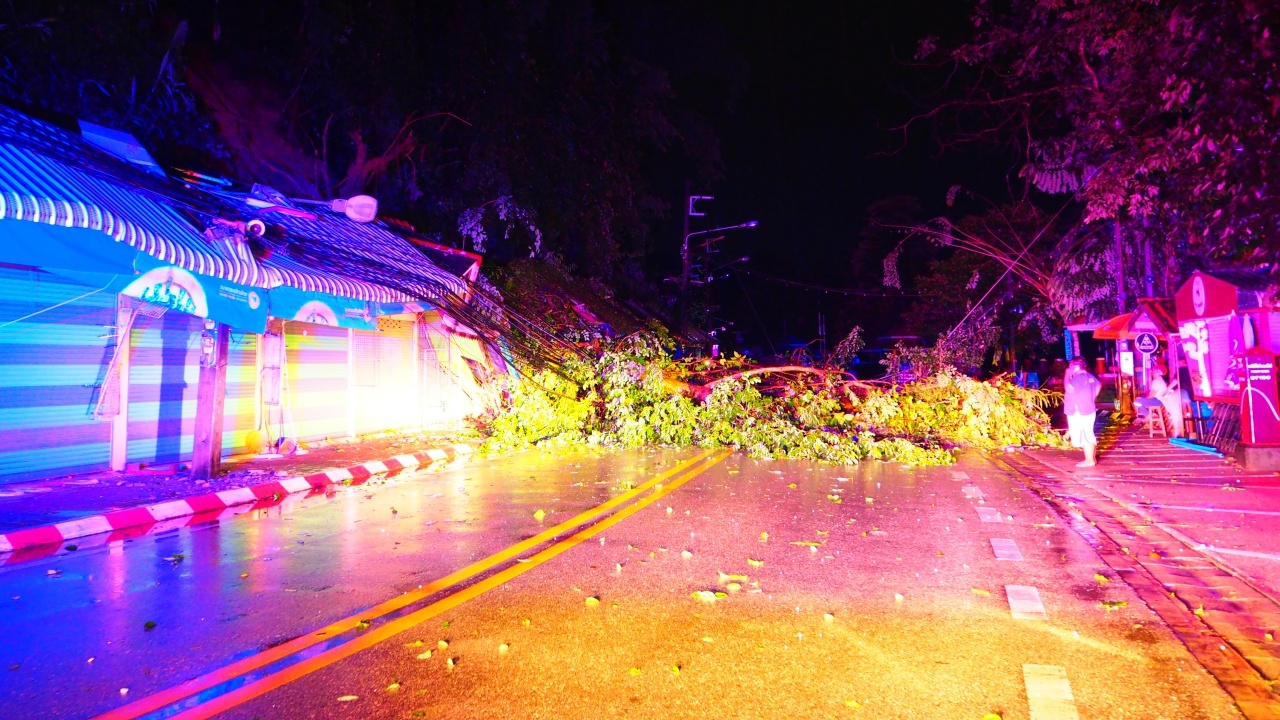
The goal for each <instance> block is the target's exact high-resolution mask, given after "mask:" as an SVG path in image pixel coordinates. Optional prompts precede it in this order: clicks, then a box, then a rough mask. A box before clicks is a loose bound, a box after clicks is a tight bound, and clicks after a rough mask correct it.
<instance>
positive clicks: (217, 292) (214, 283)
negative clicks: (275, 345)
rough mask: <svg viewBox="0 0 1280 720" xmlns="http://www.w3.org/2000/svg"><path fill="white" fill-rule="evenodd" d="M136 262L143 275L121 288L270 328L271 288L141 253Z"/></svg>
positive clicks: (247, 326) (240, 326)
mask: <svg viewBox="0 0 1280 720" xmlns="http://www.w3.org/2000/svg"><path fill="white" fill-rule="evenodd" d="M134 266H135V267H136V268H137V269H138V270H139V271H141V273H142V274H141V275H138V276H137V277H136V278H133V279H132V280H131V281H130V282H129V284H128V285H127V286H125V287H124V288H123V289H122V290H120V294H121V295H127V296H129V297H132V298H137V299H139V300H143V301H146V302H149V303H153V304H156V305H162V306H164V307H167V308H169V309H170V310H176V311H178V312H182V313H187V314H188V315H195V316H196V317H202V318H208V319H210V320H213V321H215V322H220V323H223V324H224V325H229V326H231V327H233V328H235V329H237V330H244V331H247V332H252V333H263V332H265V331H266V329H267V303H266V294H267V291H266V290H263V289H262V288H255V287H249V286H248V285H240V284H239V283H233V282H230V281H228V280H222V279H219V278H215V277H210V276H208V275H198V274H196V273H193V272H191V271H189V270H184V269H182V268H180V267H175V266H173V265H165V264H164V263H162V262H161V261H160V260H157V259H156V258H153V257H151V256H150V255H146V254H142V253H139V255H138V258H137V260H135V261H134Z"/></svg>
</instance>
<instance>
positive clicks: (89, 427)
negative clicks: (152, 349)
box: [0, 268, 116, 483]
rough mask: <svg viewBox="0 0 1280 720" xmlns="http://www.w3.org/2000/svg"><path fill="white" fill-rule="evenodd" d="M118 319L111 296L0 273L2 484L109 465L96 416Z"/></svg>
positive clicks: (106, 439)
mask: <svg viewBox="0 0 1280 720" xmlns="http://www.w3.org/2000/svg"><path fill="white" fill-rule="evenodd" d="M115 315H116V295H115V294H113V293H104V292H95V291H94V288H92V287H88V286H84V285H75V284H71V283H67V282H62V281H58V280H56V279H54V277H53V276H51V275H49V274H47V273H42V272H39V271H35V270H30V271H25V270H16V269H10V268H0V483H2V482H16V481H20V480H28V479H32V478H39V477H49V476H51V475H62V474H73V473H78V472H89V471H95V470H104V469H106V468H107V464H108V459H109V455H110V442H111V423H109V422H104V421H97V420H94V417H93V411H94V407H95V405H96V403H97V399H98V397H97V392H98V388H99V387H100V386H101V385H102V382H103V380H104V376H105V374H106V369H107V366H108V364H109V363H110V361H111V356H112V354H113V353H114V350H115V339H114V335H113V333H112V326H114V324H115Z"/></svg>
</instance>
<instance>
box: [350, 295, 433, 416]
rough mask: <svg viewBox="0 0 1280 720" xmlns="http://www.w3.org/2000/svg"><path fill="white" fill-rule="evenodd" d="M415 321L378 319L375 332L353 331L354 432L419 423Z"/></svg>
mask: <svg viewBox="0 0 1280 720" xmlns="http://www.w3.org/2000/svg"><path fill="white" fill-rule="evenodd" d="M414 327H415V325H414V323H413V322H412V321H408V320H394V319H390V318H379V319H378V331H377V332H368V331H364V330H353V331H352V333H353V338H352V341H353V343H354V345H353V346H352V347H353V354H354V358H353V365H354V368H355V383H354V385H355V400H356V408H355V426H356V427H355V429H356V432H357V433H368V432H377V431H380V430H396V429H401V428H408V427H417V426H418V425H419V424H420V423H421V410H420V407H419V404H418V403H419V401H418V399H417V396H418V389H417V388H418V381H417V378H416V377H415V364H414V359H413V344H414V339H413V333H414Z"/></svg>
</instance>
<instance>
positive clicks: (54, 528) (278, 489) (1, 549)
mask: <svg viewBox="0 0 1280 720" xmlns="http://www.w3.org/2000/svg"><path fill="white" fill-rule="evenodd" d="M473 452H475V451H474V450H473V449H472V448H471V446H469V445H451V446H449V448H448V449H440V448H431V449H429V450H424V451H422V452H418V453H413V454H412V455H397V456H395V457H393V458H389V459H387V460H373V461H370V462H366V463H361V464H359V465H354V466H352V467H348V468H333V469H330V470H322V471H320V472H317V473H312V474H310V475H301V476H297V477H291V478H284V479H282V480H277V481H275V482H268V483H262V484H260V485H250V486H248V487H242V488H235V489H233V490H223V491H222V492H216V493H208V494H205V495H195V496H192V497H188V498H184V499H182V500H169V501H166V502H162V503H156V504H154V505H145V506H143V507H137V508H130V509H128V510H115V511H113V512H109V513H105V514H102V515H90V516H88V517H82V518H77V519H75V520H68V521H66V522H60V523H55V524H52V525H41V526H39V527H33V528H26V529H23V530H14V531H13V532H10V533H5V534H0V564H10V563H15V562H22V561H26V560H32V559H35V558H39V557H44V556H47V555H52V554H54V553H56V552H57V551H58V550H59V549H60V548H61V547H62V546H63V545H64V544H65V543H66V541H68V540H74V539H77V538H88V537H90V536H94V537H95V538H96V539H98V540H100V541H101V542H93V543H84V546H85V547H88V546H90V545H98V544H105V543H110V542H115V541H119V540H124V539H125V538H130V537H137V536H139V535H147V534H150V533H155V532H161V531H164V530H170V529H176V528H179V527H183V526H186V525H193V524H197V523H201V522H208V521H210V520H217V519H220V518H223V517H230V516H233V515H239V514H240V513H244V512H248V511H250V510H257V509H260V508H264V507H271V506H274V505H278V504H280V503H282V502H284V500H285V498H287V497H288V496H290V495H293V494H295V493H303V492H306V493H316V492H317V491H318V492H323V491H324V490H326V489H327V488H329V487H330V486H332V485H337V484H341V483H345V482H350V483H351V484H356V485H358V484H360V483H363V482H365V481H367V480H368V479H369V478H371V477H374V476H376V475H382V474H385V473H392V472H398V471H400V470H406V469H409V468H414V467H419V466H422V465H431V464H433V463H437V462H442V461H445V460H450V459H457V458H461V457H465V456H467V455H470V454H472V453H473ZM5 555H7V557H3V556H5Z"/></svg>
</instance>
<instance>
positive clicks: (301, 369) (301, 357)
mask: <svg viewBox="0 0 1280 720" xmlns="http://www.w3.org/2000/svg"><path fill="white" fill-rule="evenodd" d="M284 337H285V355H286V358H287V362H286V366H285V368H284V370H285V373H284V374H285V378H284V389H285V392H284V393H283V397H282V398H281V404H282V405H283V407H284V433H285V434H286V436H289V437H293V438H295V439H301V440H310V439H317V438H326V437H339V436H345V435H346V434H347V331H346V330H345V329H343V328H336V327H328V326H326V325H312V324H311V323H302V322H288V323H285V336H284Z"/></svg>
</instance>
